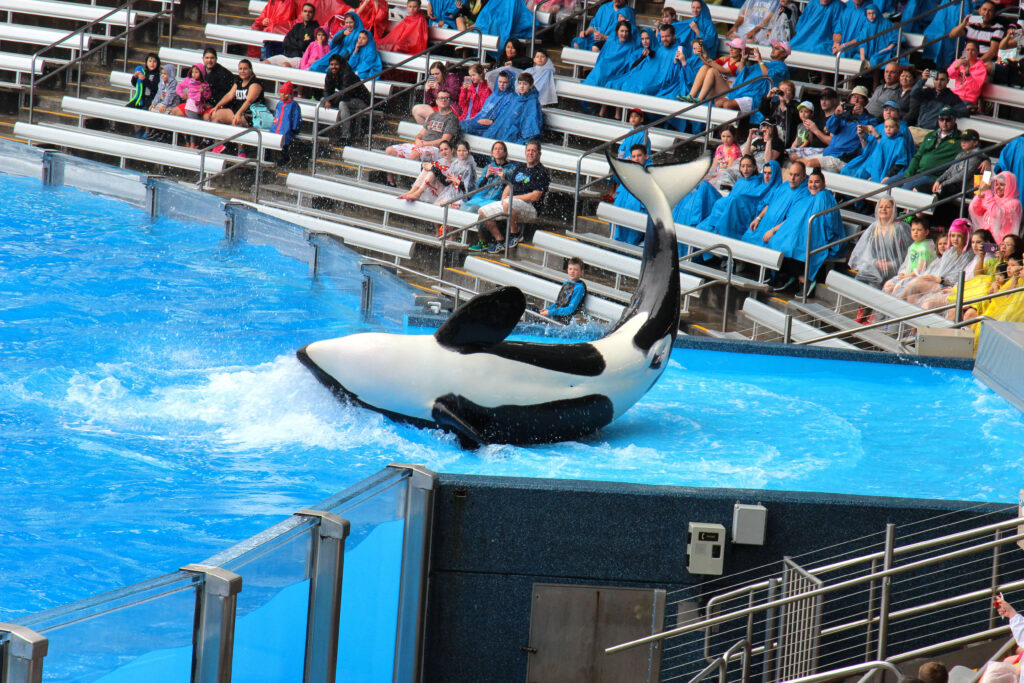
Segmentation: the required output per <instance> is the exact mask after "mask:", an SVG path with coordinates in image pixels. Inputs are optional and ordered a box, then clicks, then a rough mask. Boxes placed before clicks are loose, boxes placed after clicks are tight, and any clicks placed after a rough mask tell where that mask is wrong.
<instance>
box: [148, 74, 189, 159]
mask: <svg viewBox="0 0 1024 683" xmlns="http://www.w3.org/2000/svg"><path fill="white" fill-rule="evenodd" d="M176 71H177V67H175V66H174V65H173V64H164V66H163V71H162V73H161V74H160V85H158V86H157V88H156V95H154V96H153V102H152V104H150V105H149V110H150V111H153V112H157V113H158V114H165V113H167V112H168V111H170V110H171V109H173V108H174V107H175V106H177V104H178V102H180V101H181V98H180V97H178V93H177V90H176V89H177V87H178V74H177V73H175V72H176ZM146 139H147V140H156V141H158V142H167V141H169V140H170V139H171V134H170V133H168V132H167V131H163V130H150V129H147V130H146Z"/></svg>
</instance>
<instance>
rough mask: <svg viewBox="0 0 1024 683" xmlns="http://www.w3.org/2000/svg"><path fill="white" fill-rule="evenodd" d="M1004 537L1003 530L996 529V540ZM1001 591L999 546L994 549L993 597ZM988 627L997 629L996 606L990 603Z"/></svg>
mask: <svg viewBox="0 0 1024 683" xmlns="http://www.w3.org/2000/svg"><path fill="white" fill-rule="evenodd" d="M1002 537H1003V530H1002V529H996V532H995V540H996V541H999V539H1001V538H1002ZM998 591H999V546H998V545H997V546H993V547H992V597H993V598H994V597H996V595H998ZM988 627H989V628H995V627H996V606H995V605H994V604H992V602H991V601H989V604H988Z"/></svg>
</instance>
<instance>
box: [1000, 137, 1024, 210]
mask: <svg viewBox="0 0 1024 683" xmlns="http://www.w3.org/2000/svg"><path fill="white" fill-rule="evenodd" d="M1003 171H1009V172H1010V173H1012V174H1013V175H1015V176H1016V177H1017V178H1024V137H1016V138H1014V139H1013V140H1010V142H1009V143H1008V144H1007V145H1006V147H1003V151H1002V152H1000V153H999V161H997V162H996V166H995V173H996V174H999V173H1002V172H1003ZM1017 192H1018V194H1020V200H1021V203H1024V182H1018V183H1017Z"/></svg>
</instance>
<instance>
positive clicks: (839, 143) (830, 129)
mask: <svg viewBox="0 0 1024 683" xmlns="http://www.w3.org/2000/svg"><path fill="white" fill-rule="evenodd" d="M867 103H868V89H867V88H865V87H864V86H863V85H858V86H857V87H856V88H854V89H853V92H852V93H851V94H850V99H849V101H848V102H847V103H846V104H844V105H843V106H842V107H840V108H839V109H837V110H836V111H835V113H834V114H832V115H831V116H829V117H828V120H826V121H825V131H826V132H825V134H824V135H818V137H819V138H821V139H822V140H827V141H828V144H827V145H826V146H825V149H823V150H822V152H821V156H817V157H810V158H807V159H803V161H804V162H806V163H807V166H809V167H816V168H820V169H821V170H823V171H831V172H832V173H839V171H841V170H843V166H845V165H846V162H847V161H849V160H850V159H853V158H854V157H855V156H857V155H858V154H860V152H861V146H860V138H858V137H857V129H858V128H859V127H860V126H871V125H874V123H875V118H874V117H873V116H871V114H868V113H867V111H866V110H865V106H867ZM794 158H795V157H794Z"/></svg>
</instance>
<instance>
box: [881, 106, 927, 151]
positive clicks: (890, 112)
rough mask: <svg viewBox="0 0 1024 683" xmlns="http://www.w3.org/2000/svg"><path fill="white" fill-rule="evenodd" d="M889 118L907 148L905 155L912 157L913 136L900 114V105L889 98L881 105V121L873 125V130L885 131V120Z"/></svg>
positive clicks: (913, 148)
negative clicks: (893, 122)
mask: <svg viewBox="0 0 1024 683" xmlns="http://www.w3.org/2000/svg"><path fill="white" fill-rule="evenodd" d="M889 119H893V120H894V121H896V127H897V128H898V129H899V134H900V138H901V139H902V140H903V146H904V147H906V148H907V156H910V157H913V156H914V154H915V153H916V152H917V145H915V144H914V136H913V134H912V133H911V132H910V126H908V125H907V122H906V121H904V120H903V117H902V115H901V114H900V105H899V104H898V103H897V102H896V101H895V100H889V101H888V102H886V103H885V105H884V106H883V107H882V123H879V124H877V125H876V126H875V130H877V131H878V132H879V134H883V133H885V122H886V121H888V120H889Z"/></svg>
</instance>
